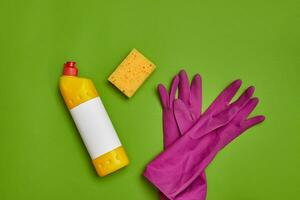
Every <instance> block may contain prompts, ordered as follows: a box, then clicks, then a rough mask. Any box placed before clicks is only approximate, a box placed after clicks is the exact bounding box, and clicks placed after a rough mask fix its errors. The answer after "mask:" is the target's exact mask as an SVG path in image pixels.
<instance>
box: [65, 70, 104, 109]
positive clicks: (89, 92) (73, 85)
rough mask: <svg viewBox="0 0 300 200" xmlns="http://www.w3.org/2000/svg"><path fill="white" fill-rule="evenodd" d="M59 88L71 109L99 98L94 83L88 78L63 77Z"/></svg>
mask: <svg viewBox="0 0 300 200" xmlns="http://www.w3.org/2000/svg"><path fill="white" fill-rule="evenodd" d="M59 88H60V91H61V94H62V96H63V98H64V100H65V103H66V104H67V106H68V108H69V109H72V108H74V107H76V106H77V105H79V104H81V103H83V102H85V101H88V100H90V99H92V98H95V97H97V96H99V95H98V92H97V90H96V88H95V86H94V84H93V82H92V81H91V80H90V79H87V78H81V77H72V76H61V77H60V83H59Z"/></svg>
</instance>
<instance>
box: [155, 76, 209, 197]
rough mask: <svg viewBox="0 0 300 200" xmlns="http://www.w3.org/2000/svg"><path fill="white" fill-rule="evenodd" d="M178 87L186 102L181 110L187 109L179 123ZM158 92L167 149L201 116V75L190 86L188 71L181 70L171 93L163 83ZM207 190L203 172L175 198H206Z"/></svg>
mask: <svg viewBox="0 0 300 200" xmlns="http://www.w3.org/2000/svg"><path fill="white" fill-rule="evenodd" d="M177 89H178V98H179V99H180V100H181V101H182V104H184V108H182V109H180V110H183V109H185V112H184V114H185V116H184V115H181V116H180V123H179V124H178V125H177V122H176V120H175V117H174V105H173V104H174V100H175V95H176V90H177ZM158 93H159V96H160V101H161V105H162V110H163V133H164V149H166V148H167V147H168V146H170V145H171V144H172V143H174V142H175V141H176V140H177V139H178V138H180V137H181V135H183V134H184V133H185V132H186V130H187V129H189V128H191V127H192V125H193V124H194V122H195V121H196V119H199V117H200V114H201V107H202V81H201V76H200V75H199V74H196V75H195V76H194V78H193V80H192V83H191V86H190V84H189V79H188V77H187V75H186V72H185V71H184V70H181V71H180V72H179V75H178V76H177V75H176V76H175V77H174V78H173V81H172V84H171V88H170V93H168V92H167V89H166V88H165V87H164V86H163V85H162V84H159V85H158ZM178 112H180V111H178ZM206 191H207V186H206V177H205V173H204V172H203V173H201V174H200V176H199V177H198V178H196V179H195V181H194V182H193V183H191V185H190V186H189V187H187V188H186V189H185V190H183V191H182V192H181V193H180V194H178V195H177V196H176V198H175V199H176V200H184V199H189V200H193V199H195V200H196V199H197V200H204V199H205V198H206ZM161 199H162V200H165V199H168V198H167V197H166V196H164V195H163V194H162V195H161Z"/></svg>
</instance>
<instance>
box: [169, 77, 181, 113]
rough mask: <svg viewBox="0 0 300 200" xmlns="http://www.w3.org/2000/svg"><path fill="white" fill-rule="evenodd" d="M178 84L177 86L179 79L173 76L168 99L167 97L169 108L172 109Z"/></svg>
mask: <svg viewBox="0 0 300 200" xmlns="http://www.w3.org/2000/svg"><path fill="white" fill-rule="evenodd" d="M178 84H179V77H178V76H177V75H176V76H174V78H173V80H172V85H171V89H170V97H169V105H170V108H173V102H174V100H175V95H176V91H177V88H178Z"/></svg>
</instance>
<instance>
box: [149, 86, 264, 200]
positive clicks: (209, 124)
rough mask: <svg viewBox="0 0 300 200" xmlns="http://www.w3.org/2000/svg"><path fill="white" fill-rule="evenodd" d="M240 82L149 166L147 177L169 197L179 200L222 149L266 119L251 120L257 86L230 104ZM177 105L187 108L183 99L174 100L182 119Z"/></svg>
mask: <svg viewBox="0 0 300 200" xmlns="http://www.w3.org/2000/svg"><path fill="white" fill-rule="evenodd" d="M240 85H241V81H240V80H237V81H234V82H233V83H232V84H231V85H230V86H229V87H227V88H226V89H225V90H224V91H223V92H222V93H221V94H220V95H219V96H218V97H217V98H216V100H215V101H214V102H213V103H212V105H211V106H210V107H209V108H208V109H207V111H206V112H205V113H204V114H203V115H202V117H201V118H200V119H199V120H198V121H197V122H196V123H195V125H193V127H192V128H191V129H189V130H188V131H187V132H186V134H185V135H184V136H182V137H181V138H180V139H178V140H177V141H176V142H175V143H174V144H173V145H171V146H170V147H169V148H167V149H166V150H165V151H164V152H162V153H161V154H160V155H159V156H157V157H156V158H155V159H154V160H153V161H151V162H150V163H149V164H148V166H147V167H146V170H145V172H144V176H145V177H147V178H148V180H149V181H150V182H152V183H153V184H154V185H155V186H156V187H157V188H158V189H159V190H160V191H161V192H163V193H164V194H165V195H166V196H167V197H168V198H169V199H175V198H176V196H177V195H178V194H180V193H181V192H182V191H184V190H185V189H186V188H187V187H189V186H190V185H191V183H192V182H194V180H195V179H196V178H197V177H199V175H200V174H201V173H202V172H203V170H204V169H205V168H206V167H207V165H208V164H209V163H210V162H211V161H212V159H213V158H214V157H215V155H216V154H217V152H218V151H219V150H221V149H222V148H223V147H224V146H226V145H227V144H228V143H229V142H230V141H232V140H233V139H234V138H236V137H237V136H239V135H240V134H241V133H242V132H244V131H245V130H246V129H248V128H250V127H251V126H254V125H255V124H258V123H260V122H262V121H263V120H264V117H263V116H257V117H254V118H251V119H247V117H248V115H249V114H250V113H251V112H252V110H253V109H254V108H255V106H256V105H257V103H258V99H256V98H254V99H251V97H252V95H253V92H254V88H253V87H250V88H248V89H247V90H246V91H245V92H244V93H243V94H242V95H241V96H240V98H239V99H238V100H236V101H235V102H234V103H231V104H229V102H230V101H231V99H232V98H233V96H234V95H235V94H236V92H237V90H238V89H239V87H240ZM177 108H184V106H183V105H182V101H181V100H176V101H175V103H174V110H175V116H176V119H177V121H180V118H181V116H184V115H183V114H182V113H184V112H178V115H177V114H176V109H177ZM178 110H180V109H178ZM184 110H185V109H183V111H184Z"/></svg>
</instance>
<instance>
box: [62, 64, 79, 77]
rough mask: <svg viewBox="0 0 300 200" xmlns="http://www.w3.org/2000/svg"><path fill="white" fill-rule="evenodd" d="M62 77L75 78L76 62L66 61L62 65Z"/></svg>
mask: <svg viewBox="0 0 300 200" xmlns="http://www.w3.org/2000/svg"><path fill="white" fill-rule="evenodd" d="M63 75H65V76H77V75H78V69H77V68H76V62H74V61H68V62H66V63H65V64H64V70H63Z"/></svg>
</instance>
